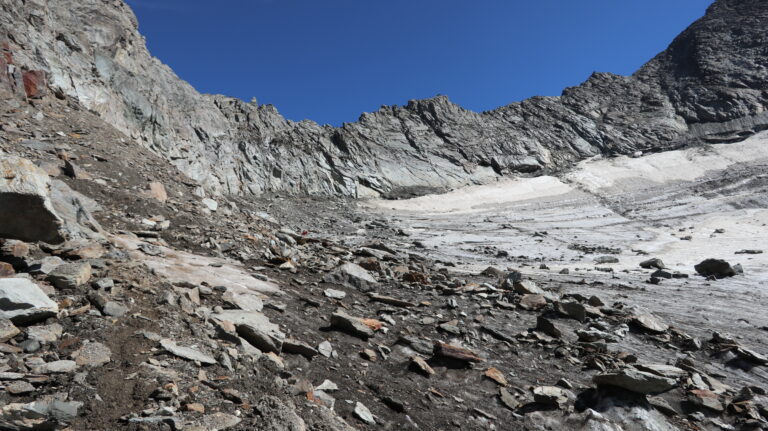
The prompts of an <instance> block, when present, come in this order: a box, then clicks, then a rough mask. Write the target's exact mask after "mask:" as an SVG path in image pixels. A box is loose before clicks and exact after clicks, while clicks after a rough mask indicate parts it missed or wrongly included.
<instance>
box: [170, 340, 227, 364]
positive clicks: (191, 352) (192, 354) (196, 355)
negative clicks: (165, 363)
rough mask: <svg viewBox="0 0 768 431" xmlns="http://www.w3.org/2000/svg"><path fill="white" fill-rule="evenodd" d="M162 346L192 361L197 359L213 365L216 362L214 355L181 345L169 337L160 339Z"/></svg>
mask: <svg viewBox="0 0 768 431" xmlns="http://www.w3.org/2000/svg"><path fill="white" fill-rule="evenodd" d="M160 346H162V348H163V349H165V350H167V351H168V352H170V353H171V354H173V355H175V356H178V357H180V358H184V359H188V360H190V361H197V362H200V363H201V364H208V365H213V364H215V363H216V359H214V358H213V357H211V356H209V355H206V354H205V353H203V352H201V351H199V350H197V349H193V348H191V347H182V346H179V345H177V344H176V342H175V341H173V340H171V339H168V338H165V339H162V340H160Z"/></svg>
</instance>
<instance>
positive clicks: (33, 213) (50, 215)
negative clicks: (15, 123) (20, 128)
mask: <svg viewBox="0 0 768 431" xmlns="http://www.w3.org/2000/svg"><path fill="white" fill-rule="evenodd" d="M50 192H51V183H50V180H49V179H48V174H46V173H45V171H43V170H42V169H40V168H38V167H37V166H35V165H34V164H33V163H32V162H31V161H29V160H27V159H24V158H21V157H16V156H0V237H2V238H13V239H20V240H22V241H33V242H34V241H44V242H48V243H60V242H63V241H64V239H65V238H64V231H63V229H62V228H63V225H64V221H63V220H62V219H61V218H60V217H59V216H58V215H57V214H56V211H55V210H54V208H53V204H52V202H51V200H50Z"/></svg>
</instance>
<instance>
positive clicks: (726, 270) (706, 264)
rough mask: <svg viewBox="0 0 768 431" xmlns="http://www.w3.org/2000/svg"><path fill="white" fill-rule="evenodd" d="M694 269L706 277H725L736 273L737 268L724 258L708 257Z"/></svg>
mask: <svg viewBox="0 0 768 431" xmlns="http://www.w3.org/2000/svg"><path fill="white" fill-rule="evenodd" d="M693 269H695V270H696V272H697V273H699V274H700V275H703V276H704V277H715V278H725V277H733V276H734V275H736V270H735V269H734V268H733V267H732V266H731V264H730V263H728V262H726V261H724V260H722V259H706V260H704V261H702V262H701V263H699V264H698V265H695V266H694V267H693Z"/></svg>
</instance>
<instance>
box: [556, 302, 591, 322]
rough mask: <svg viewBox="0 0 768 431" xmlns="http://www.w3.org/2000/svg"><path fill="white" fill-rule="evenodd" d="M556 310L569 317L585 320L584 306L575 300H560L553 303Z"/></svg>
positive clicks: (580, 320)
mask: <svg viewBox="0 0 768 431" xmlns="http://www.w3.org/2000/svg"><path fill="white" fill-rule="evenodd" d="M555 308H556V309H557V312H558V313H560V314H561V315H563V316H566V317H570V318H571V319H574V320H578V321H579V322H584V321H585V320H587V310H586V308H585V307H584V306H583V305H581V304H580V303H578V302H576V301H562V302H558V303H557V304H555Z"/></svg>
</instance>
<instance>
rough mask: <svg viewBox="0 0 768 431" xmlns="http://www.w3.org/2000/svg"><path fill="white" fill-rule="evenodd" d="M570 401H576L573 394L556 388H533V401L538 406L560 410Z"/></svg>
mask: <svg viewBox="0 0 768 431" xmlns="http://www.w3.org/2000/svg"><path fill="white" fill-rule="evenodd" d="M570 399H576V396H575V395H574V394H573V392H571V391H569V390H567V389H563V388H560V387H557V386H538V387H535V388H533V400H534V401H536V402H537V403H539V404H544V405H548V406H556V407H560V408H562V407H564V406H565V405H566V404H567V403H568V400H570Z"/></svg>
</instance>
